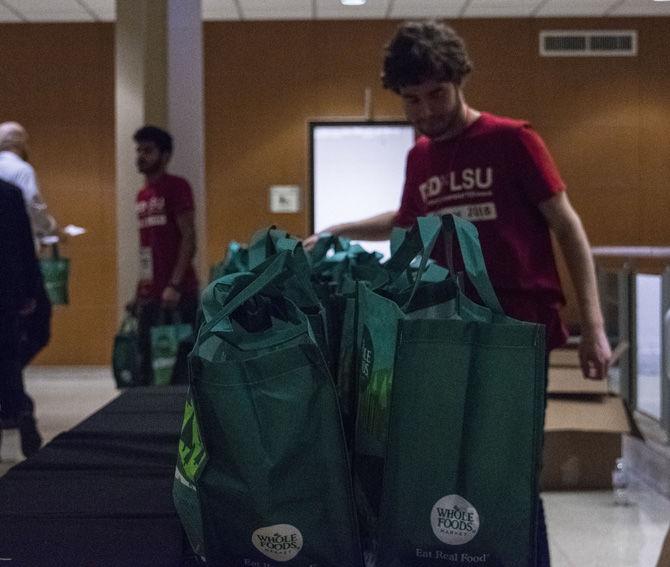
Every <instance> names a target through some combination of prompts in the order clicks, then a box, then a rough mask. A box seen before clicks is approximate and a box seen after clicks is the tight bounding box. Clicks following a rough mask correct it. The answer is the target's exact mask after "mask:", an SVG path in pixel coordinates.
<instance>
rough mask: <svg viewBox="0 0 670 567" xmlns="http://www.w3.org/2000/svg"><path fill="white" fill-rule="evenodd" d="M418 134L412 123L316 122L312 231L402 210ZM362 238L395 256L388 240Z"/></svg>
mask: <svg viewBox="0 0 670 567" xmlns="http://www.w3.org/2000/svg"><path fill="white" fill-rule="evenodd" d="M414 139H415V136H414V129H413V128H412V126H410V125H409V124H407V123H406V122H313V123H311V124H310V141H311V144H310V150H311V151H310V155H311V189H312V227H311V228H312V232H319V231H322V230H324V229H325V228H327V227H329V226H332V225H334V224H339V223H342V222H350V221H355V220H359V219H364V218H367V217H370V216H373V215H377V214H380V213H384V212H387V211H390V210H396V209H397V208H398V206H399V205H400V197H401V194H402V188H403V181H404V177H405V161H406V158H407V152H408V151H409V149H410V148H411V147H412V146H413V145H414ZM359 243H360V244H361V245H362V246H363V247H364V248H365V249H366V250H369V251H373V250H375V251H378V252H381V253H382V254H384V256H385V257H388V255H389V243H388V241H381V242H367V241H365V242H360V241H359Z"/></svg>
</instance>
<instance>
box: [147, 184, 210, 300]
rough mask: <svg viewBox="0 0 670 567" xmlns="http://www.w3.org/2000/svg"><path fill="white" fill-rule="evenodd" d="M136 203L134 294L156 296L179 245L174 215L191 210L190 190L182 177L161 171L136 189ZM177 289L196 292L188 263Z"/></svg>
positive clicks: (191, 193)
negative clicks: (137, 230) (137, 245)
mask: <svg viewBox="0 0 670 567" xmlns="http://www.w3.org/2000/svg"><path fill="white" fill-rule="evenodd" d="M136 207H137V217H138V220H139V226H140V277H139V283H138V285H137V295H138V297H148V298H155V299H159V298H160V297H161V294H162V293H163V290H164V289H165V287H166V286H167V285H168V284H169V283H170V278H171V277H172V272H173V270H174V267H175V264H176V263H177V255H178V253H179V247H180V246H181V239H182V235H181V232H180V230H179V226H178V225H177V217H178V216H179V215H180V214H182V213H186V212H189V211H192V210H193V192H192V191H191V186H190V185H189V184H188V181H186V180H185V179H182V178H181V177H177V176H175V175H168V174H164V175H162V176H161V177H159V178H158V179H157V180H155V181H153V182H150V183H147V185H145V186H144V187H142V189H140V191H139V193H138V194H137V203H136ZM181 292H182V294H184V295H197V293H198V280H197V278H196V275H195V271H194V269H193V266H192V265H191V266H189V268H188V269H187V270H186V273H185V274H184V278H183V280H182V282H181Z"/></svg>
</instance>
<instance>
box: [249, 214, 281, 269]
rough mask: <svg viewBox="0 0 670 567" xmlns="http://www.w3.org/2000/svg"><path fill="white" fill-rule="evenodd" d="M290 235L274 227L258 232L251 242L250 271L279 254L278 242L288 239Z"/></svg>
mask: <svg viewBox="0 0 670 567" xmlns="http://www.w3.org/2000/svg"><path fill="white" fill-rule="evenodd" d="M288 236H289V235H288V233H287V232H286V231H284V230H279V229H278V228H277V227H276V226H274V225H272V226H270V227H268V228H262V229H261V230H258V231H256V232H255V233H254V234H253V236H252V237H251V241H250V242H249V269H250V270H252V269H254V268H255V267H256V266H260V265H261V264H262V263H263V262H265V261H266V260H267V259H268V258H270V257H271V256H274V255H275V254H276V253H277V251H278V250H277V242H278V241H279V240H280V239H282V238H288Z"/></svg>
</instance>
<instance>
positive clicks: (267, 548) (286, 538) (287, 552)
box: [251, 524, 302, 562]
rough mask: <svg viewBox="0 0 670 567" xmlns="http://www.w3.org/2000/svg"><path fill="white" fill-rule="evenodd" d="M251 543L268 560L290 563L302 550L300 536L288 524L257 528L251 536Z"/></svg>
mask: <svg viewBox="0 0 670 567" xmlns="http://www.w3.org/2000/svg"><path fill="white" fill-rule="evenodd" d="M251 543H253V544H254V547H255V548H256V549H257V550H258V551H260V552H261V553H262V554H263V555H265V556H266V557H269V558H270V559H274V560H275V561H281V562H283V561H290V560H291V559H293V558H294V557H295V556H296V555H298V553H300V550H301V549H302V534H301V533H300V530H299V529H298V528H296V527H294V526H291V525H290V524H277V525H275V526H268V527H267V528H258V529H257V530H256V531H255V532H254V533H253V534H252V536H251Z"/></svg>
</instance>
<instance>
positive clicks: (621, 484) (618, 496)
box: [612, 457, 630, 506]
mask: <svg viewBox="0 0 670 567" xmlns="http://www.w3.org/2000/svg"><path fill="white" fill-rule="evenodd" d="M612 493H613V495H614V503H615V504H616V505H618V506H628V505H629V504H630V500H629V497H628V471H626V467H625V464H624V460H623V458H622V457H619V458H618V459H617V460H616V464H615V465H614V469H613V470H612Z"/></svg>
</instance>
